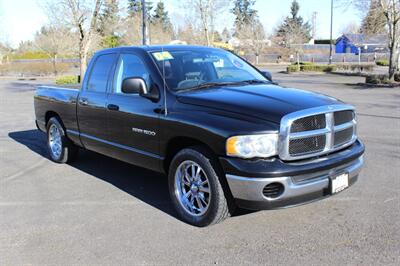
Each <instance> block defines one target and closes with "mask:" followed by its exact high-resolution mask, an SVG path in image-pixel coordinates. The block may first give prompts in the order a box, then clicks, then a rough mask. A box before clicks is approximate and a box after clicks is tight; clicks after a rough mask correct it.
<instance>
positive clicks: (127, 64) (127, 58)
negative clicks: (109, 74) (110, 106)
mask: <svg viewBox="0 0 400 266" xmlns="http://www.w3.org/2000/svg"><path fill="white" fill-rule="evenodd" d="M132 77H136V78H138V77H139V78H142V79H144V81H145V83H146V85H147V86H148V87H149V85H150V74H149V72H148V71H147V69H146V67H145V65H144V63H143V62H142V60H141V59H140V58H139V57H138V56H136V55H133V54H121V56H120V58H119V60H118V64H117V67H116V69H115V75H114V84H113V92H114V93H117V94H124V93H123V92H122V81H123V80H124V79H126V78H132Z"/></svg>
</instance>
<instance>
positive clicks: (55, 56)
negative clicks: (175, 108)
mask: <svg viewBox="0 0 400 266" xmlns="http://www.w3.org/2000/svg"><path fill="white" fill-rule="evenodd" d="M56 60H57V55H56V54H55V55H54V56H53V58H52V60H51V61H52V63H53V73H54V76H57V62H56Z"/></svg>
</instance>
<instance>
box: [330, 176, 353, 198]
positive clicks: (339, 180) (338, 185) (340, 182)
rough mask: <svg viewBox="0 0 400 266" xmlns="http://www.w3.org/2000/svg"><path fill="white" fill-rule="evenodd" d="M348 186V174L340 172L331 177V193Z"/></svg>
mask: <svg viewBox="0 0 400 266" xmlns="http://www.w3.org/2000/svg"><path fill="white" fill-rule="evenodd" d="M348 186H349V174H348V173H345V174H341V175H338V176H335V177H333V178H332V185H331V193H332V194H335V193H338V192H340V191H342V190H343V189H345V188H347V187H348Z"/></svg>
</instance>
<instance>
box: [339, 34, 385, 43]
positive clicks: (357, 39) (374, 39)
mask: <svg viewBox="0 0 400 266" xmlns="http://www.w3.org/2000/svg"><path fill="white" fill-rule="evenodd" d="M341 38H347V39H348V40H349V41H350V42H352V43H353V44H354V45H366V44H369V45H373V44H375V45H386V44H387V35H386V34H375V35H366V34H353V33H352V34H343V35H342V36H340V37H339V38H338V39H337V40H336V42H338V41H339V40H340V39H341Z"/></svg>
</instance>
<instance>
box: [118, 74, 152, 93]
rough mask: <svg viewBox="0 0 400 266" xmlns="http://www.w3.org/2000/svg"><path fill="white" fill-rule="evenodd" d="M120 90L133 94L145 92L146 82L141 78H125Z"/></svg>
mask: <svg viewBox="0 0 400 266" xmlns="http://www.w3.org/2000/svg"><path fill="white" fill-rule="evenodd" d="M121 89H122V92H123V93H126V94H135V93H138V94H140V95H143V94H146V93H147V86H146V82H144V80H143V79H142V78H135V77H132V78H126V79H124V80H123V81H122V88H121Z"/></svg>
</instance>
